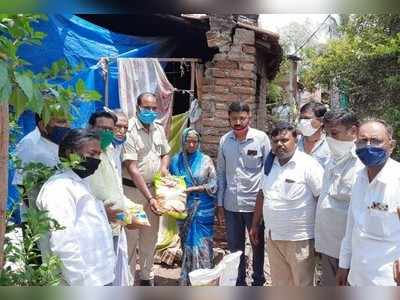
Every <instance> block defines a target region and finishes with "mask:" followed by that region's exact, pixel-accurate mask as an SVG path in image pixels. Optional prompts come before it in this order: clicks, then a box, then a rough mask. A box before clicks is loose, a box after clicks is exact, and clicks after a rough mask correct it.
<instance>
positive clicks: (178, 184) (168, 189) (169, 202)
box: [153, 173, 187, 219]
mask: <svg viewBox="0 0 400 300" xmlns="http://www.w3.org/2000/svg"><path fill="white" fill-rule="evenodd" d="M153 179H154V187H155V193H156V198H157V200H158V206H159V209H160V210H161V212H163V213H165V214H168V215H170V216H171V217H173V218H176V219H185V218H186V216H187V215H186V212H185V210H186V193H185V190H186V183H185V180H184V178H183V176H172V175H171V176H165V177H162V176H161V175H160V174H159V173H157V174H156V175H155V176H154V178H153Z"/></svg>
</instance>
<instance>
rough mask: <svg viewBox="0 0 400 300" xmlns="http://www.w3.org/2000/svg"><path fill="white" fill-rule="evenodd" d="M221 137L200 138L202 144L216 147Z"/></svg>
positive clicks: (208, 136)
mask: <svg viewBox="0 0 400 300" xmlns="http://www.w3.org/2000/svg"><path fill="white" fill-rule="evenodd" d="M220 139H221V137H219V136H215V135H206V136H204V137H203V138H202V143H203V144H205V145H206V144H215V145H218V144H219V141H220Z"/></svg>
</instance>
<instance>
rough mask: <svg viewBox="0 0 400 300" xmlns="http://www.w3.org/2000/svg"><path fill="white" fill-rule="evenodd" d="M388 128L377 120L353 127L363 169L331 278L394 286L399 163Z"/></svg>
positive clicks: (399, 233) (399, 234) (399, 243)
mask: <svg viewBox="0 0 400 300" xmlns="http://www.w3.org/2000/svg"><path fill="white" fill-rule="evenodd" d="M392 136H393V129H392V128H391V127H390V126H389V125H388V124H387V123H386V122H385V121H382V120H367V121H365V122H363V123H362V124H361V126H360V128H359V132H358V136H357V141H356V154H357V156H358V158H359V159H360V160H361V162H362V163H363V164H364V165H365V168H363V169H361V170H360V171H359V172H358V173H357V174H356V178H355V183H354V185H353V191H352V196H351V201H350V207H349V212H348V218H347V227H346V233H345V237H344V239H343V241H342V245H341V249H340V257H339V270H338V273H337V283H338V284H339V285H346V284H350V285H351V286H373V285H375V286H377V285H378V286H394V285H396V281H395V278H394V276H393V269H394V261H396V260H397V259H398V258H399V257H400V218H399V207H400V198H399V192H398V191H399V185H400V164H399V163H398V162H397V161H395V160H393V159H391V158H390V155H391V154H392V152H393V149H394V147H395V141H394V140H393V138H392Z"/></svg>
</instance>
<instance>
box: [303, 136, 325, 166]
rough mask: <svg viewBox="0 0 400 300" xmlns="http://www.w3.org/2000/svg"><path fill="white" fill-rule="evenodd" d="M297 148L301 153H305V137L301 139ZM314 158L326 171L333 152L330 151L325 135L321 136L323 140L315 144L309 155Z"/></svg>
mask: <svg viewBox="0 0 400 300" xmlns="http://www.w3.org/2000/svg"><path fill="white" fill-rule="evenodd" d="M297 147H298V149H299V150H300V151H302V152H305V151H304V137H301V138H300V140H299V143H298V144H297ZM308 154H309V155H311V156H312V157H314V158H315V159H316V160H317V161H318V162H319V164H320V165H321V166H322V167H323V168H324V169H325V167H326V165H327V164H328V161H329V159H330V157H331V151H330V150H329V146H328V143H327V142H326V139H325V135H322V136H321V139H320V140H319V141H318V143H317V144H315V146H314V148H313V149H312V150H311V153H308Z"/></svg>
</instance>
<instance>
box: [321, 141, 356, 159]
mask: <svg viewBox="0 0 400 300" xmlns="http://www.w3.org/2000/svg"><path fill="white" fill-rule="evenodd" d="M326 142H327V143H328V146H329V149H330V150H331V157H332V158H333V159H334V160H340V159H341V158H343V157H345V156H346V155H348V154H349V153H350V151H351V149H353V147H354V141H350V142H349V141H339V140H337V139H334V138H332V137H330V136H327V137H326Z"/></svg>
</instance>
